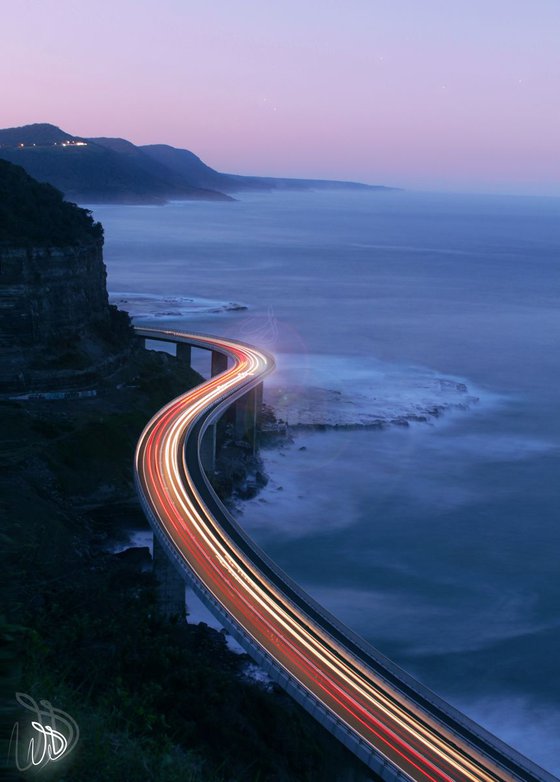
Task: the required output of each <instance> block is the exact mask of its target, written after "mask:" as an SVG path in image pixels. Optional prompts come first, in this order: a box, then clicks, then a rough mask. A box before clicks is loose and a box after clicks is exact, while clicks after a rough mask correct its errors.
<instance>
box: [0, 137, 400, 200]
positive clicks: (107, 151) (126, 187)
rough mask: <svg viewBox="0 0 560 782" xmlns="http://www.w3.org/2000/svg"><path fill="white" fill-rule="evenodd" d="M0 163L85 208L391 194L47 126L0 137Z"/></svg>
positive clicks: (355, 184) (373, 188)
mask: <svg viewBox="0 0 560 782" xmlns="http://www.w3.org/2000/svg"><path fill="white" fill-rule="evenodd" d="M0 158H4V159H5V160H8V161H10V162H11V163H16V164H17V165H20V166H22V167H23V168H24V169H25V170H26V171H27V173H28V174H30V175H31V176H33V177H35V179H38V180H39V181H41V182H48V183H49V184H52V185H54V186H55V187H56V188H58V189H59V190H61V191H62V192H63V193H64V195H65V196H66V197H67V198H69V199H72V200H75V201H81V202H85V203H99V202H101V203H155V204H158V203H159V204H160V203H165V202H166V201H169V200H215V201H231V200H234V199H233V198H232V196H231V194H232V193H239V192H243V191H271V190H310V189H333V188H336V189H353V190H356V189H360V190H380V191H388V190H394V189H395V188H390V187H384V186H381V185H365V184H361V183H359V182H340V181H335V180H320V179H289V178H277V177H254V176H241V175H238V174H225V173H221V172H219V171H216V170H214V169H213V168H211V167H210V166H208V165H206V164H205V163H204V162H203V161H202V160H201V159H200V158H199V157H197V156H196V155H195V154H194V153H193V152H190V151H189V150H186V149H177V148H175V147H172V146H169V145H167V144H149V145H146V146H136V145H135V144H133V143H132V142H130V141H127V140H126V139H121V138H105V137H101V138H88V137H86V136H73V135H72V134H70V133H66V132H65V131H64V130H62V129H61V128H58V127H56V125H50V124H48V123H38V124H34V125H24V126H23V127H20V128H6V129H4V130H0Z"/></svg>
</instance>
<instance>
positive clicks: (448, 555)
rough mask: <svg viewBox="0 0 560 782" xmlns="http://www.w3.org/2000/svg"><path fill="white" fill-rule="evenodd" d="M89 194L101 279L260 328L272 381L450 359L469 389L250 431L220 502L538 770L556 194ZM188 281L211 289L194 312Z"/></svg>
mask: <svg viewBox="0 0 560 782" xmlns="http://www.w3.org/2000/svg"><path fill="white" fill-rule="evenodd" d="M94 211H95V216H96V218H97V219H99V220H101V221H102V223H103V225H104V227H105V233H106V252H105V257H106V263H107V267H108V272H109V288H110V290H111V291H114V292H119V296H118V297H117V298H121V299H127V300H128V301H129V302H130V306H131V309H132V310H133V311H134V310H136V311H137V312H140V313H143V315H144V316H145V317H147V319H146V320H144V321H143V322H144V323H154V324H158V325H162V327H167V326H169V325H173V326H177V327H186V328H191V329H194V330H197V331H208V332H210V333H216V334H227V335H230V336H232V337H238V338H241V339H246V340H248V341H254V342H255V344H260V345H261V346H263V347H268V348H270V349H272V350H273V351H274V352H275V353H277V354H278V356H279V364H280V372H279V379H278V380H276V386H277V387H278V386H280V387H282V388H285V389H286V393H287V395H288V400H290V394H292V396H293V401H294V405H295V404H296V403H297V402H298V401H300V400H298V398H297V397H298V394H302V393H304V392H302V391H301V389H299V390H296V391H294V390H290V389H292V386H293V384H294V383H295V382H298V384H299V385H302V386H319V387H323V388H324V389H329V390H331V391H337V392H341V393H342V394H344V396H345V398H349V399H350V400H351V402H352V403H355V405H356V410H357V414H359V413H363V411H364V410H365V409H367V407H368V405H372V406H374V407H375V409H376V410H379V408H380V407H385V408H387V410H388V417H391V415H392V414H393V413H394V412H395V410H394V409H393V406H395V405H396V412H397V413H399V412H402V410H405V411H409V412H410V411H414V410H421V409H423V408H425V407H427V406H429V405H430V404H432V405H433V404H442V403H443V404H444V405H450V406H453V405H455V403H460V402H461V400H462V399H463V397H462V395H461V393H457V392H455V391H454V390H453V384H454V383H458V382H463V383H465V384H466V386H467V388H468V393H469V395H471V396H477V397H479V399H480V401H479V403H478V404H472V403H469V404H468V405H465V406H466V407H467V408H468V409H464V410H460V409H450V410H449V412H448V413H446V414H445V415H444V416H443V417H441V418H439V419H437V420H435V419H433V420H431V421H430V422H428V423H423V424H422V423H418V424H413V425H411V426H410V427H408V428H403V427H396V426H393V427H389V428H387V429H384V430H381V431H371V430H358V431H344V432H341V431H328V432H305V433H301V432H297V433H296V436H295V443H294V444H293V445H292V446H287V447H285V448H283V449H280V450H278V449H277V450H271V451H266V452H265V453H264V458H265V463H266V467H267V471H268V473H269V475H270V478H271V481H270V483H269V486H268V487H267V488H266V489H265V490H264V491H263V492H262V493H261V494H260V495H259V497H258V498H257V499H255V500H253V501H251V502H249V503H245V505H244V508H243V512H242V515H241V516H240V521H241V523H242V524H243V526H244V527H245V528H246V529H247V530H248V531H249V532H250V533H251V534H252V535H253V536H254V538H255V539H256V540H257V542H259V543H260V544H261V545H262V546H263V547H264V548H265V549H266V550H267V552H268V553H269V554H270V555H271V556H272V557H273V558H274V559H275V560H276V561H277V562H278V563H279V564H280V566H282V567H283V568H284V569H285V570H286V571H287V572H288V573H289V574H290V575H291V576H292V577H293V578H295V579H296V581H298V582H299V583H300V584H301V585H302V586H303V587H304V588H305V589H306V590H308V591H309V592H310V593H311V594H312V595H313V596H315V597H316V598H317V599H318V600H320V601H321V602H322V603H323V604H324V605H325V606H327V607H328V608H329V609H331V610H332V611H333V612H334V613H335V614H336V615H337V616H338V617H339V618H340V619H341V620H342V621H344V622H346V623H347V624H348V625H350V626H351V627H352V628H353V629H355V630H356V631H357V632H359V633H360V634H361V635H363V636H364V637H365V638H367V639H368V640H369V641H370V642H372V643H373V644H374V645H375V646H376V647H378V648H379V649H380V650H381V651H382V652H384V653H385V654H387V655H388V656H389V657H391V658H392V659H394V660H395V661H396V662H398V663H399V664H401V665H402V666H403V667H404V668H406V669H407V670H408V671H409V672H410V673H412V674H414V675H415V676H417V677H418V678H419V679H421V680H422V681H423V682H424V683H425V684H427V685H428V686H430V687H432V688H433V689H434V690H435V691H436V692H438V693H439V694H440V695H442V696H443V697H445V698H446V699H448V700H449V701H451V702H452V703H453V704H454V705H456V706H458V707H459V708H460V709H462V710H464V711H465V712H466V713H468V714H469V715H470V716H472V717H473V718H474V719H476V720H477V721H479V722H481V723H482V724H483V725H485V726H486V727H488V728H489V729H490V730H492V731H493V732H495V733H497V734H498V735H499V736H501V737H502V738H504V739H505V740H506V741H508V742H510V743H512V744H513V745H514V746H515V747H516V748H518V749H519V750H520V751H522V752H524V753H525V754H527V755H528V756H529V757H531V758H532V759H534V760H535V761H536V762H539V763H540V764H542V765H543V766H545V767H546V768H548V769H549V770H551V771H553V772H555V773H557V774H558V773H560V750H559V745H560V742H559V740H558V736H559V735H560V706H559V703H560V676H559V674H558V659H559V657H560V584H559V580H558V559H559V554H560V531H559V529H560V526H559V524H558V520H559V519H558V515H559V513H558V508H559V507H560V505H559V500H560V481H559V480H558V476H559V469H558V468H559V465H560V422H559V418H558V382H559V379H560V377H559V375H560V369H559V363H558V345H559V344H560V312H559V309H558V292H559V290H560V263H559V261H560V219H559V218H560V200H558V199H545V198H542V199H541V198H520V197H511V198H504V197H489V196H484V197H477V196H450V195H446V196H438V195H427V194H411V193H398V192H395V193H387V194H379V193H361V192H355V193H352V192H347V193H299V194H294V193H289V194H270V195H258V196H257V195H251V196H244V197H243V199H242V200H241V201H239V202H237V203H234V204H228V203H225V204H208V203H202V202H198V203H196V202H193V203H182V204H171V205H168V206H166V207H124V206H123V207H95V210H94ZM138 294H144V295H148V294H149V296H147V297H146V296H145V297H144V298H142V297H139V296H138ZM152 296H153V298H152ZM189 297H198V298H203V299H208V300H210V302H200V301H197V302H196V304H197V311H196V313H194V314H193V312H192V309H193V308H192V306H190V307H189V305H188V302H185V301H184V298H189ZM229 302H236V303H240V304H243V305H246V306H247V308H248V309H247V310H242V311H240V310H234V309H230V310H228V309H227V308H226V309H224V308H221V306H220V303H229ZM122 306H124V307H125V308H126V306H127V305H126V304H124V305H122ZM189 309H190V310H191V311H190V312H189V311H188V310H189ZM210 310H219V311H217V312H211V311H210ZM165 313H167V315H166V314H165ZM150 317H151V319H150ZM442 380H443V383H441V382H440V381H442ZM448 381H449V383H450V386H449V388H451V390H449V388H448V385H447V383H448ZM438 384H439V386H438ZM438 388H440V390H441V389H443V390H441V393H440V391H438ZM442 395H443V396H442ZM397 397H398V404H397V403H396V402H395V399H396V398H397ZM325 404H328V403H325ZM330 404H331V407H332V399H331V403H330ZM332 413H333V411H332V409H331V410H322V411H321V410H320V411H318V412H317V415H318V416H319V417H320V416H329V415H332ZM300 449H304V450H300Z"/></svg>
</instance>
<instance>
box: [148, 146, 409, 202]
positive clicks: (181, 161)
mask: <svg viewBox="0 0 560 782" xmlns="http://www.w3.org/2000/svg"><path fill="white" fill-rule="evenodd" d="M140 149H142V150H143V151H144V152H145V153H146V154H147V155H150V156H151V157H152V158H153V159H154V160H156V161H158V162H159V163H162V164H163V165H165V166H167V167H168V168H172V169H173V170H174V171H177V172H179V173H181V174H182V175H183V176H184V177H185V178H186V179H188V180H189V182H191V183H192V184H194V185H196V186H197V187H211V188H218V189H220V190H221V191H222V192H224V193H238V192H242V191H244V190H269V191H270V190H387V191H388V190H394V189H395V188H391V187H385V186H383V185H366V184H363V183H361V182H345V181H340V180H333V179H294V178H286V177H284V178H282V177H259V176H240V175H238V174H223V173H220V172H219V171H215V170H214V169H213V168H210V166H207V165H206V163H203V161H202V160H201V159H200V158H199V157H197V156H196V155H195V154H194V153H193V152H189V150H187V149H177V148H176V147H171V146H169V145H167V144H149V145H147V146H143V147H140Z"/></svg>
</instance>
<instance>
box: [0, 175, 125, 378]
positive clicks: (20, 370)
mask: <svg viewBox="0 0 560 782" xmlns="http://www.w3.org/2000/svg"><path fill="white" fill-rule="evenodd" d="M106 276H107V275H106V271H105V264H104V263H103V228H102V227H101V225H100V224H99V223H96V222H95V221H94V220H93V218H92V216H91V214H90V212H88V211H87V210H85V209H80V208H79V207H77V206H76V205H75V204H71V203H68V202H67V201H64V200H63V198H62V194H61V193H59V192H58V191H57V190H55V189H54V188H53V187H51V186H50V185H47V184H44V183H40V182H36V181H35V180H34V179H32V178H31V177H30V176H28V175H27V174H26V173H25V171H24V170H23V169H22V168H19V167H18V166H14V165H12V164H11V163H7V162H6V161H3V160H0V394H6V393H7V394H13V393H18V392H19V393H22V392H49V391H59V390H73V389H77V388H87V387H90V388H91V386H92V384H93V385H94V384H95V383H97V382H99V381H100V380H101V379H102V378H103V377H105V376H106V375H107V373H108V372H110V371H111V368H113V367H115V366H116V365H117V364H118V363H120V362H121V361H122V360H123V359H124V357H125V355H126V354H127V353H128V351H129V350H130V348H131V345H132V339H131V330H130V322H129V318H128V315H127V314H126V313H124V312H120V311H119V310H117V309H116V308H115V307H111V306H110V305H109V302H108V298H107V286H106Z"/></svg>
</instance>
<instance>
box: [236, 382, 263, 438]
mask: <svg viewBox="0 0 560 782" xmlns="http://www.w3.org/2000/svg"><path fill="white" fill-rule="evenodd" d="M258 388H259V387H258V386H257V388H252V389H251V390H250V391H247V393H246V394H244V395H243V396H242V397H241V399H238V400H237V402H236V403H235V438H236V439H237V440H245V441H246V442H248V443H249V445H250V446H251V450H252V452H253V454H254V453H255V452H256V450H257V400H258V398H259V392H258Z"/></svg>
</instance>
